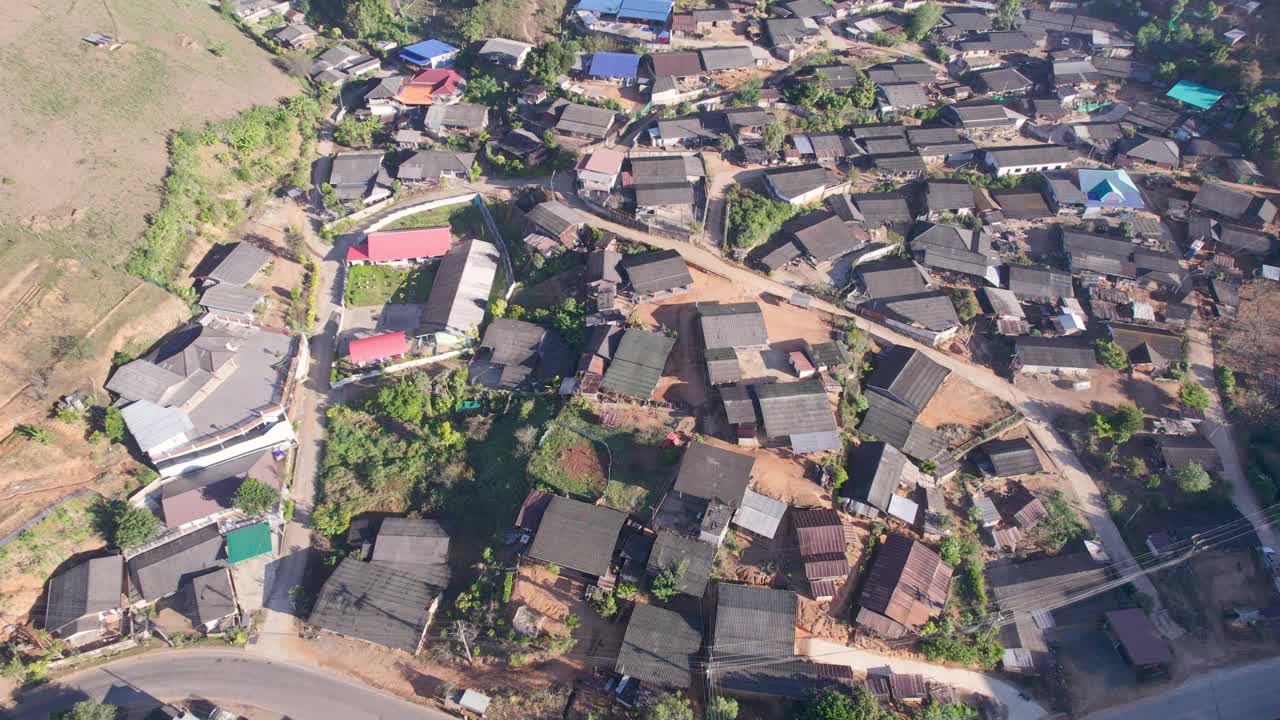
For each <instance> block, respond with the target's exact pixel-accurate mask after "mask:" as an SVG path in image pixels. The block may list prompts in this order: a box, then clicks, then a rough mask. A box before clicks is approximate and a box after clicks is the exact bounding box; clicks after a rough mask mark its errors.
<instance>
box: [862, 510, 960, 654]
mask: <svg viewBox="0 0 1280 720" xmlns="http://www.w3.org/2000/svg"><path fill="white" fill-rule="evenodd" d="M951 574H952V569H951V566H950V565H947V564H946V563H944V562H942V558H940V557H939V556H938V554H937V553H935V552H934V551H932V550H930V549H929V548H928V547H926V546H925V545H924V544H922V543H920V542H917V541H915V540H911V539H908V538H906V537H903V536H902V535H898V534H896V533H889V534H888V535H887V536H886V537H885V540H884V542H883V543H881V544H880V546H879V549H878V550H877V552H876V554H875V557H874V558H872V560H871V568H870V570H869V572H868V575H867V579H866V580H865V581H864V582H863V586H862V591H861V593H860V594H859V595H858V601H857V602H858V614H857V616H856V618H855V622H857V624H858V625H859V626H861V627H863V628H866V629H867V630H868V631H870V632H873V633H875V634H877V635H879V636H881V637H884V638H887V639H890V640H892V639H896V638H900V637H902V636H904V635H906V634H907V633H909V632H916V631H918V630H919V629H920V628H921V627H922V626H924V624H925V623H927V622H929V620H931V619H933V618H934V617H936V616H937V615H939V614H940V613H941V612H942V609H943V606H944V605H945V604H946V602H947V592H948V590H949V589H950V587H951Z"/></svg>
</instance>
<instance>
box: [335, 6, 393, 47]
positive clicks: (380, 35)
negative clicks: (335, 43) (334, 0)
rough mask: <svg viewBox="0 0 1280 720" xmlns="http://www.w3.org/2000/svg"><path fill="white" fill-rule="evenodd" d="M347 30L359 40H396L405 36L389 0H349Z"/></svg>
mask: <svg viewBox="0 0 1280 720" xmlns="http://www.w3.org/2000/svg"><path fill="white" fill-rule="evenodd" d="M346 6H347V15H346V29H347V32H349V33H350V34H351V35H353V36H355V37H358V38H362V39H364V38H377V39H386V40H390V39H396V38H397V37H398V35H403V34H404V32H403V31H402V30H400V28H399V26H398V25H397V24H396V19H395V16H394V15H392V14H391V8H390V7H389V6H388V5H387V0H347V2H346Z"/></svg>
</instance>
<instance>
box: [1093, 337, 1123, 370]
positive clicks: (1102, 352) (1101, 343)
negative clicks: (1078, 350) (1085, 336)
mask: <svg viewBox="0 0 1280 720" xmlns="http://www.w3.org/2000/svg"><path fill="white" fill-rule="evenodd" d="M1093 354H1094V356H1095V357H1097V359H1098V363H1099V364H1101V365H1102V366H1104V367H1109V368H1111V369H1113V370H1128V369H1129V354H1128V353H1126V352H1125V351H1124V348H1122V347H1120V346H1119V345H1117V344H1116V343H1115V342H1114V341H1112V340H1106V339H1102V338H1099V339H1097V340H1094V341H1093Z"/></svg>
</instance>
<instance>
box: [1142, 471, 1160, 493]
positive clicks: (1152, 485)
mask: <svg viewBox="0 0 1280 720" xmlns="http://www.w3.org/2000/svg"><path fill="white" fill-rule="evenodd" d="M1160 482H1161V478H1160V476H1159V475H1156V474H1155V473H1152V474H1150V475H1148V476H1147V479H1146V480H1143V481H1142V487H1144V488H1146V489H1148V490H1155V489H1156V488H1158V487H1160Z"/></svg>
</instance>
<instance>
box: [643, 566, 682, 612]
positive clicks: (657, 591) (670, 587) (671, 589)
mask: <svg viewBox="0 0 1280 720" xmlns="http://www.w3.org/2000/svg"><path fill="white" fill-rule="evenodd" d="M687 566H688V563H687V562H686V561H684V560H681V561H680V562H678V563H676V564H675V565H669V566H667V567H665V568H663V569H661V570H659V571H658V574H657V575H655V576H654V578H653V580H650V581H649V593H650V594H651V595H653V596H654V597H656V598H658V599H659V600H662V601H663V602H666V601H667V600H670V599H671V598H673V597H675V596H676V593H677V592H679V591H680V588H679V585H680V578H681V577H684V571H685V568H686V567H687Z"/></svg>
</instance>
